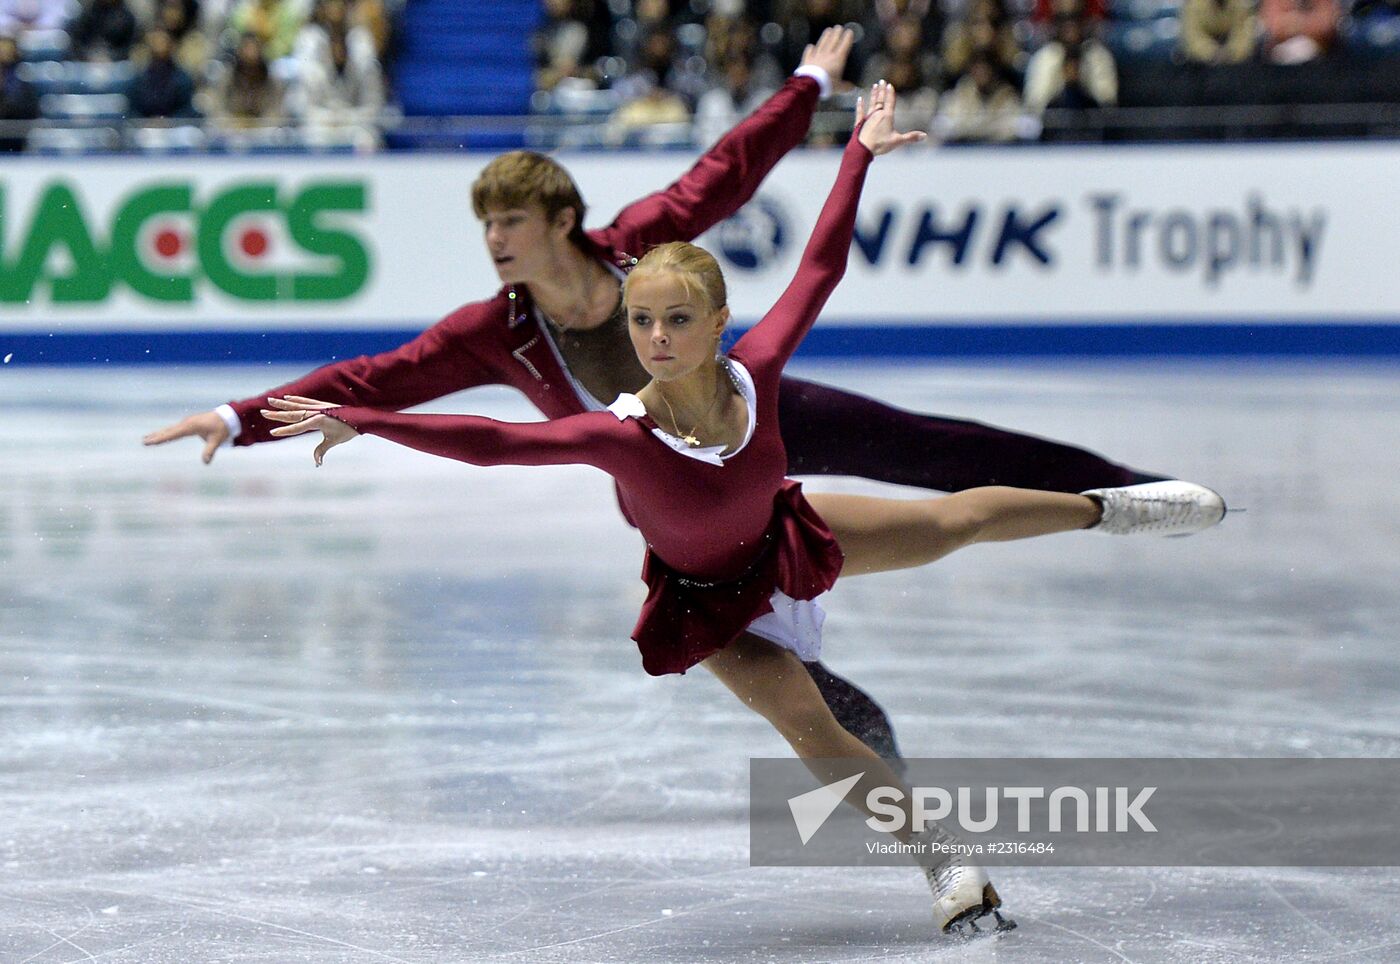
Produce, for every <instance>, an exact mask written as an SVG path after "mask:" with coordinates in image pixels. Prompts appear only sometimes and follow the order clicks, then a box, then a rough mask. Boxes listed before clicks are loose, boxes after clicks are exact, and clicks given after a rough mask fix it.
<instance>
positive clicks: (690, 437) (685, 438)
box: [656, 382, 724, 449]
mask: <svg viewBox="0 0 1400 964" xmlns="http://www.w3.org/2000/svg"><path fill="white" fill-rule="evenodd" d="M720 387H723V382H721V383H720ZM656 394H658V395H660V396H661V403H662V404H663V405H665V406H666V411H667V412H669V413H670V415H671V424H672V425H674V426H675V427H676V431H677V432H679V431H680V430H681V423H680V422H678V421H676V410H675V409H673V408H672V407H671V403H670V402H669V401H668V400H667V399H666V393H665V392H663V391H662V390H661V389H660V387H658V388H657V389H656ZM723 397H724V396H723V395H722V394H721V393H720V392H716V393H715V400H714V401H713V402H711V403H710V407H709V409H707V410H706V412H705V414H704V415H703V416H701V417H700V419H699V421H697V422H696V423H695V424H694V425H692V426H691V427H690V431H689V432H687V433H686V434H684V435H680V436H679V438H680V440H681V441H682V442H684V443H685V444H686V445H688V446H689V447H690V448H693V449H698V448H699V447H700V438H699V436H697V435H696V434H695V430H696V429H697V428H699V427H700V423H701V422H703V421H705V419H707V418H709V417H710V416H711V415H712V414H713V413H714V410H715V406H717V405H719V400H720V399H721V398H723Z"/></svg>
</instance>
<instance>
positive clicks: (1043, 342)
mask: <svg viewBox="0 0 1400 964" xmlns="http://www.w3.org/2000/svg"><path fill="white" fill-rule="evenodd" d="M743 330H744V329H742V328H739V329H736V331H735V335H734V337H738V335H739V334H740V333H742V331H743ZM419 331H421V329H417V328H403V329H350V330H344V329H341V330H322V329H317V330H312V331H268V330H264V331H217V330H215V331H205V330H201V331H124V332H86V333H85V332H53V333H49V332H43V333H38V332H5V331H0V359H3V358H6V357H7V356H8V359H9V360H8V361H7V362H6V364H19V365H147V364H155V365H188V364H233V363H252V364H256V363H279V362H304V363H307V364H317V363H325V362H329V361H333V360H335V359H338V358H353V357H355V356H358V355H367V354H374V353H376V352H381V351H385V350H388V349H391V348H394V347H396V346H398V345H401V344H403V343H404V342H405V341H408V340H409V339H411V338H413V337H414V336H415V335H417V334H418V333H419ZM799 356H800V357H803V358H862V359H867V360H876V359H886V360H890V361H900V360H905V359H920V360H935V359H940V358H963V359H966V358H1072V357H1083V358H1092V357H1113V358H1161V357H1181V358H1192V357H1194V358H1217V357H1290V358H1306V357H1310V356H1314V357H1325V358H1339V357H1340V358H1345V357H1368V358H1376V357H1386V356H1394V357H1400V321H1397V322H1391V323H1355V324H1327V323H1307V324H1237V323H1232V324H1218V325H1213V324H1169V323H1161V324H1127V325H1111V324H1055V325H909V326H879V327H873V326H864V325H842V324H840V323H820V324H819V325H818V326H817V327H816V328H814V329H813V330H812V332H811V333H810V334H809V335H808V336H807V338H806V340H805V341H804V342H803V345H802V348H801V350H800V351H799ZM0 371H2V369H0Z"/></svg>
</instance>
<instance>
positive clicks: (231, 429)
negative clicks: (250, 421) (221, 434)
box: [214, 405, 243, 448]
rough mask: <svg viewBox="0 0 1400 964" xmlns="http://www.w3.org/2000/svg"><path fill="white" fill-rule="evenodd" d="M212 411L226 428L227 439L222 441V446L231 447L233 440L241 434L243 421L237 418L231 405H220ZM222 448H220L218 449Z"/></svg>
mask: <svg viewBox="0 0 1400 964" xmlns="http://www.w3.org/2000/svg"><path fill="white" fill-rule="evenodd" d="M214 411H215V413H217V414H218V416H219V418H221V419H223V420H224V424H225V425H227V426H228V438H226V439H224V445H232V444H233V440H234V439H236V438H238V436H240V435H242V434H243V420H242V419H240V418H239V417H238V413H237V412H235V411H234V410H233V406H232V405H220V406H219V407H218V408H216V409H214ZM222 447H223V446H220V448H222Z"/></svg>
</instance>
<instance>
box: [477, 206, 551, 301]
mask: <svg viewBox="0 0 1400 964" xmlns="http://www.w3.org/2000/svg"><path fill="white" fill-rule="evenodd" d="M564 218H567V215H566V214H565V215H560V216H557V217H556V218H555V220H554V222H551V221H550V219H549V217H548V216H547V215H546V214H545V211H544V208H543V207H542V206H541V205H537V204H530V205H526V206H524V207H516V208H488V209H487V210H486V215H485V217H483V218H482V219H481V226H482V230H483V232H484V234H483V236H484V238H485V241H486V253H487V254H489V255H490V256H491V263H492V264H493V265H494V266H495V268H496V276H497V277H498V278H500V279H501V283H502V284H528V283H529V282H531V281H538V280H541V279H544V278H548V277H550V276H552V275H553V274H554V273H555V268H556V266H557V264H558V252H559V247H558V246H559V245H560V244H567V243H568V228H567V227H566V226H565V222H564V220H563V219H564Z"/></svg>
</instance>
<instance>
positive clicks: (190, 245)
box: [0, 181, 370, 304]
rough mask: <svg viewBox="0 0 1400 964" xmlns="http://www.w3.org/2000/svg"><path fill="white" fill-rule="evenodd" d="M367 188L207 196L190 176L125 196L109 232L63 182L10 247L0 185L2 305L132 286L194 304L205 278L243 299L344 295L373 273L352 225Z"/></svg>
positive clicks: (258, 189) (46, 193) (91, 296)
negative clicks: (99, 230)
mask: <svg viewBox="0 0 1400 964" xmlns="http://www.w3.org/2000/svg"><path fill="white" fill-rule="evenodd" d="M366 194H367V191H366V189H365V184H364V183H363V182H361V181H318V182H313V183H310V184H307V185H305V186H302V187H300V188H299V189H297V190H296V191H295V193H291V192H286V191H285V189H282V188H279V185H278V184H277V183H276V182H275V181H255V182H246V183H241V184H237V185H235V186H233V187H228V188H223V189H221V190H220V191H218V192H217V193H215V194H213V195H212V196H210V197H209V198H208V199H207V200H204V201H203V202H202V203H201V202H200V201H199V200H197V199H196V196H195V188H194V186H193V185H191V184H189V183H184V182H166V183H156V184H152V185H150V186H147V187H143V188H142V189H140V190H138V191H136V192H134V193H132V194H130V195H127V196H126V197H125V198H123V199H122V200H121V201H120V202H119V204H118V206H117V208H116V211H115V213H114V214H113V216H112V223H111V225H110V229H109V230H107V231H106V232H105V235H106V237H105V239H104V237H102V236H101V235H99V234H98V233H97V232H94V230H93V224H92V222H91V221H90V220H89V218H88V217H87V216H85V214H84V212H83V205H82V204H81V202H80V198H79V195H78V193H77V192H76V191H75V190H74V188H73V187H72V186H70V185H69V184H67V183H65V182H62V181H59V182H54V183H51V184H49V185H48V186H47V187H45V188H44V190H43V192H42V194H40V195H39V198H38V201H37V203H36V204H35V205H34V210H33V214H32V216H31V217H30V218H29V223H28V225H27V226H26V228H25V229H23V230H22V231H21V232H20V233H19V234H18V235H17V236H15V237H14V239H13V242H12V245H11V247H12V248H13V253H11V250H9V249H7V246H6V241H5V239H6V238H7V237H10V236H11V235H12V233H13V232H12V230H11V229H10V227H9V225H8V224H7V219H8V218H9V217H10V212H9V210H8V208H7V207H6V201H7V197H6V194H5V188H4V185H3V184H0V303H8V304H24V303H26V302H30V301H33V300H34V299H35V298H36V296H38V297H40V298H42V297H44V296H45V295H47V296H48V298H49V300H51V301H52V302H53V303H55V304H79V303H93V302H101V301H105V300H106V299H107V298H108V297H109V296H110V295H111V294H112V292H113V290H114V289H115V288H117V287H118V286H120V285H125V286H126V287H128V288H130V289H131V290H132V291H134V292H136V293H137V294H139V295H142V296H144V297H146V298H149V299H151V300H153V301H160V302H167V303H175V304H190V303H193V302H194V301H195V299H196V297H198V295H199V293H200V288H201V284H202V283H207V284H208V285H212V286H213V288H215V289H217V290H218V291H221V292H223V293H224V294H226V295H228V296H230V297H232V298H236V299H238V300H240V301H247V302H262V301H273V302H276V301H293V302H309V301H322V302H324V301H343V300H345V299H347V298H350V297H352V296H354V295H355V294H356V293H358V292H359V291H360V290H361V289H362V288H363V287H364V286H365V282H366V281H367V280H368V279H369V273H370V255H369V249H368V247H367V246H366V244H365V242H364V240H363V239H362V238H361V237H360V236H359V235H357V234H356V233H355V232H353V231H350V230H347V226H346V222H347V221H348V220H351V219H352V217H353V216H355V215H362V214H364V212H365V210H366V208H367V204H366ZM279 249H285V250H279Z"/></svg>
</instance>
